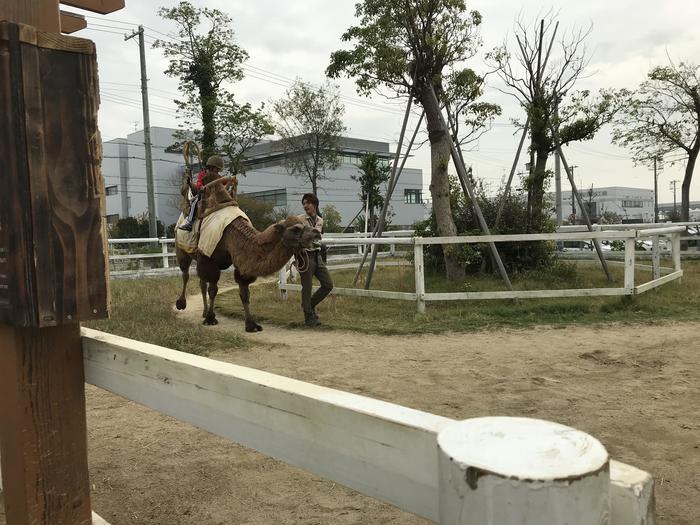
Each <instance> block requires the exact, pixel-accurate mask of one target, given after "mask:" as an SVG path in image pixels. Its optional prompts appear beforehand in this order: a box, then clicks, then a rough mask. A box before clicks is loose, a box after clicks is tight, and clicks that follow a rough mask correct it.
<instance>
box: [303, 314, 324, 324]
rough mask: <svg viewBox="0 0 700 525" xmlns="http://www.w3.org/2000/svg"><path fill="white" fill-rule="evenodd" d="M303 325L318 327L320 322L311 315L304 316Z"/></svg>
mask: <svg viewBox="0 0 700 525" xmlns="http://www.w3.org/2000/svg"><path fill="white" fill-rule="evenodd" d="M304 324H305V325H306V326H309V327H313V326H318V325H320V324H321V321H319V320H318V317H314V315H313V314H312V313H308V314H304Z"/></svg>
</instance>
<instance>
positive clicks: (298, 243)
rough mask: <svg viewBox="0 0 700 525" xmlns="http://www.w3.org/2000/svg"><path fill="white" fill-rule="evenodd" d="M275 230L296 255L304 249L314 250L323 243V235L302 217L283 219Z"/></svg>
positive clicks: (283, 242)
mask: <svg viewBox="0 0 700 525" xmlns="http://www.w3.org/2000/svg"><path fill="white" fill-rule="evenodd" d="M274 228H275V231H277V232H278V233H279V234H280V235H282V244H284V245H285V246H286V247H287V248H289V249H290V250H291V251H292V252H294V253H296V252H298V251H299V250H302V249H305V250H309V249H312V248H314V246H318V245H319V243H320V242H321V234H320V233H319V232H318V231H316V230H315V229H313V228H312V227H311V226H309V225H308V224H307V223H306V221H305V220H304V219H302V218H300V217H295V216H290V217H287V218H286V219H282V220H281V221H279V222H277V223H276V224H275V225H274Z"/></svg>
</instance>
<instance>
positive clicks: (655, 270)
mask: <svg viewBox="0 0 700 525" xmlns="http://www.w3.org/2000/svg"><path fill="white" fill-rule="evenodd" d="M659 277H661V257H660V253H659V236H658V235H654V236H653V237H652V238H651V278H652V279H654V280H655V279H658V278H659Z"/></svg>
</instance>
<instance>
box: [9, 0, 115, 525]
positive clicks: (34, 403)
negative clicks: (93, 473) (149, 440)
mask: <svg viewBox="0 0 700 525" xmlns="http://www.w3.org/2000/svg"><path fill="white" fill-rule="evenodd" d="M30 4H31V8H32V9H33V10H34V11H32V9H29V6H30ZM49 4H51V5H49ZM8 6H9V7H8ZM44 8H45V9H46V10H47V11H46V12H44V11H43V10H44ZM54 8H55V10H56V14H57V13H58V2H57V1H56V0H54V2H47V1H44V0H41V1H36V2H34V1H32V2H30V1H29V0H16V1H15V2H2V4H0V19H3V18H8V19H10V20H18V21H22V22H30V23H36V24H38V25H39V27H40V28H42V29H43V30H45V31H51V32H41V31H37V30H36V29H35V28H33V27H30V26H27V25H22V24H15V23H11V22H6V21H4V22H0V158H2V159H3V169H2V170H0V186H1V187H2V188H3V192H4V193H3V202H4V204H3V205H2V206H0V422H2V424H0V450H1V452H0V458H1V459H2V477H3V491H4V501H5V512H6V516H7V522H8V524H13V525H14V524H18V525H24V524H56V525H87V524H90V523H91V522H92V517H91V509H90V490H89V480H88V471H87V446H86V442H87V434H86V423H85V397H84V377H83V360H82V345H81V341H80V326H79V324H78V322H79V321H81V320H86V319H96V318H102V317H106V316H107V314H108V311H109V288H108V279H107V271H108V267H107V264H108V256H107V243H106V229H105V223H104V219H103V216H104V209H105V208H104V181H103V180H102V176H101V173H100V162H101V143H100V135H99V131H98V129H97V107H98V100H99V97H98V87H97V63H96V60H95V46H94V44H93V43H92V42H90V41H89V40H83V39H79V38H72V37H66V36H61V35H60V34H58V31H59V29H60V28H59V26H58V18H57V17H56V22H55V24H48V23H47V22H46V20H48V18H47V17H48V16H49V15H52V14H53V12H54Z"/></svg>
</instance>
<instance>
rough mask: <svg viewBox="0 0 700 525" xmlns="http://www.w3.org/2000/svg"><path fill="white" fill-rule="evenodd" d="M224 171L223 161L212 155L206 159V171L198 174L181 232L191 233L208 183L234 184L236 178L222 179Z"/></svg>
mask: <svg viewBox="0 0 700 525" xmlns="http://www.w3.org/2000/svg"><path fill="white" fill-rule="evenodd" d="M223 169H224V159H222V158H221V157H220V156H219V155H212V156H211V157H209V158H208V159H207V164H206V169H205V170H202V171H200V172H199V174H198V175H197V182H196V183H195V188H194V189H195V190H196V193H195V195H194V197H192V200H190V212H189V214H188V215H187V219H186V220H185V222H184V223H182V224H181V225H180V229H181V230H185V231H188V232H189V231H192V225H193V224H194V219H195V217H196V215H195V214H196V213H197V205H198V204H199V201H200V200H201V198H202V193H203V191H202V190H203V188H204V187H205V186H206V185H207V184H209V183H210V182H214V181H215V180H221V183H222V184H235V182H236V180H235V179H236V177H235V176H234V177H222V176H221V175H220V173H221V171H222V170H223Z"/></svg>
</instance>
